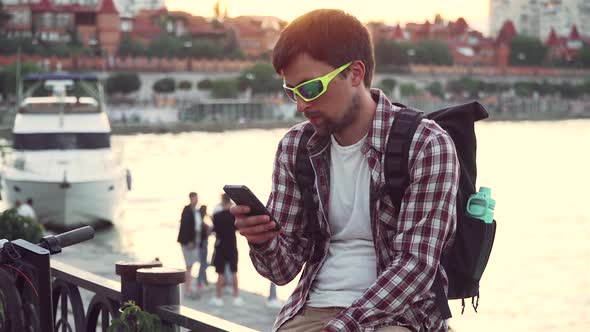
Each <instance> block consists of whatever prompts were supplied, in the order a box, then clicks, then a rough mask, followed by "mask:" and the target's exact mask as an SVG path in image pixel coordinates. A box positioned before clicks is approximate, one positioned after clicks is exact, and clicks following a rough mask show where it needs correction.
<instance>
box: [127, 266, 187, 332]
mask: <svg viewBox="0 0 590 332" xmlns="http://www.w3.org/2000/svg"><path fill="white" fill-rule="evenodd" d="M184 272H185V270H181V269H173V268H164V267H154V268H150V269H139V270H137V281H138V282H139V283H141V284H142V287H143V303H142V306H141V307H142V309H143V310H145V311H148V312H151V313H154V314H155V313H157V311H158V307H159V306H161V305H180V284H182V283H183V282H184ZM163 326H164V327H166V328H167V331H178V327H176V326H175V325H171V324H169V323H166V322H163Z"/></svg>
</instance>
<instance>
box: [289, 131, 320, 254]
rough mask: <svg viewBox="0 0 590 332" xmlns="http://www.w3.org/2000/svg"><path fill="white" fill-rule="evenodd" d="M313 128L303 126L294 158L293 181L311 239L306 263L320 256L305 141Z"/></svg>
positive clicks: (310, 167) (311, 171)
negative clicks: (309, 253)
mask: <svg viewBox="0 0 590 332" xmlns="http://www.w3.org/2000/svg"><path fill="white" fill-rule="evenodd" d="M314 132H315V130H314V129H313V127H312V126H305V127H304V129H303V134H302V136H301V140H300V141H299V145H298V146H297V157H296V159H295V181H296V182H297V186H298V187H299V191H300V192H301V195H302V198H303V214H304V215H303V218H304V220H305V233H306V234H307V235H308V236H310V238H311V239H310V240H311V257H310V258H309V260H308V263H314V262H316V261H318V260H319V259H320V258H321V252H320V250H317V249H316V243H321V242H319V241H321V232H320V229H319V224H318V220H317V210H318V207H317V206H316V204H315V201H314V200H313V190H314V188H315V185H314V184H315V173H314V171H313V167H312V166H311V161H310V160H309V153H308V151H307V142H308V141H309V139H310V138H311V136H312V135H313V133H314Z"/></svg>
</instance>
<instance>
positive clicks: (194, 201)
mask: <svg viewBox="0 0 590 332" xmlns="http://www.w3.org/2000/svg"><path fill="white" fill-rule="evenodd" d="M197 203H199V195H195V196H193V197H192V198H191V204H193V205H197Z"/></svg>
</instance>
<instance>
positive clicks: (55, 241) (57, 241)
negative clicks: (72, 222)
mask: <svg viewBox="0 0 590 332" xmlns="http://www.w3.org/2000/svg"><path fill="white" fill-rule="evenodd" d="M93 238H94V228H92V227H91V226H84V227H80V228H77V229H74V230H71V231H69V232H65V233H62V234H58V235H48V236H45V237H43V238H42V239H41V243H39V246H41V247H43V248H45V249H48V250H49V251H51V253H52V254H54V253H58V252H60V251H61V248H65V247H68V246H71V245H74V244H76V243H80V242H84V241H86V240H90V239H93Z"/></svg>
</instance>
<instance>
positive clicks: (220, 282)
mask: <svg viewBox="0 0 590 332" xmlns="http://www.w3.org/2000/svg"><path fill="white" fill-rule="evenodd" d="M221 203H222V205H223V210H221V211H219V212H217V213H215V214H214V215H213V231H214V232H215V237H216V239H215V257H214V258H213V265H214V266H215V271H216V272H217V291H216V297H214V298H212V299H211V301H210V302H209V303H210V304H211V305H213V306H222V305H223V299H222V296H223V288H224V286H225V282H226V280H225V276H224V270H225V265H226V263H229V266H230V269H231V272H232V286H233V296H234V300H233V304H234V305H238V306H239V305H242V304H243V303H244V301H243V300H242V298H240V296H239V290H238V276H237V272H238V247H237V245H236V227H235V225H234V222H235V219H234V216H233V215H232V214H231V213H230V212H229V208H230V207H231V206H232V203H231V200H230V199H229V197H228V196H227V195H225V194H224V195H223V196H222V197H221Z"/></svg>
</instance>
